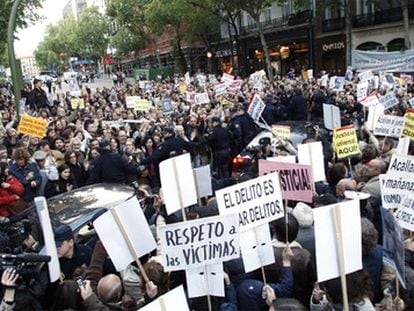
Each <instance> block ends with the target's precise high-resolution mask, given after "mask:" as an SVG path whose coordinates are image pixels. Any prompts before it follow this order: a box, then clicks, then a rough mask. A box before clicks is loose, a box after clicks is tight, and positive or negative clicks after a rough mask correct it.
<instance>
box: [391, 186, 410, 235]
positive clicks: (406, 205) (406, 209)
mask: <svg viewBox="0 0 414 311" xmlns="http://www.w3.org/2000/svg"><path fill="white" fill-rule="evenodd" d="M395 218H396V219H397V221H398V223H399V224H400V226H401V227H402V228H404V229H407V230H410V231H414V194H410V195H408V196H406V197H405V198H404V201H403V202H402V204H401V206H400V207H399V208H398V210H397V212H396V213H395Z"/></svg>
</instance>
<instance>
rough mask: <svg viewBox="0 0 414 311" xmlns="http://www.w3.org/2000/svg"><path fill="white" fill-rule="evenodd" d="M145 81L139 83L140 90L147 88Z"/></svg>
mask: <svg viewBox="0 0 414 311" xmlns="http://www.w3.org/2000/svg"><path fill="white" fill-rule="evenodd" d="M145 82H146V81H145V80H142V81H138V87H139V88H140V89H144V88H145Z"/></svg>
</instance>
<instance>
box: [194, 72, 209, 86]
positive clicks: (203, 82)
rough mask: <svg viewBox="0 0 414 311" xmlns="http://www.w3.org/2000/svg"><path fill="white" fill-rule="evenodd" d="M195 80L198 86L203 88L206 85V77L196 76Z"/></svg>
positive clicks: (202, 75)
mask: <svg viewBox="0 0 414 311" xmlns="http://www.w3.org/2000/svg"><path fill="white" fill-rule="evenodd" d="M196 79H197V81H198V85H200V86H205V85H206V80H207V77H206V76H205V75H204V74H198V75H197V76H196Z"/></svg>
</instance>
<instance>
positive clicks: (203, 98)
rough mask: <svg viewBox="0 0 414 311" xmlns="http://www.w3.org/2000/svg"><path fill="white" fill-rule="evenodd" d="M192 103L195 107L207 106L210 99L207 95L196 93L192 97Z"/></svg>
mask: <svg viewBox="0 0 414 311" xmlns="http://www.w3.org/2000/svg"><path fill="white" fill-rule="evenodd" d="M194 102H195V103H196V105H201V104H208V103H209V102H210V98H209V97H208V94H207V93H206V92H204V93H197V94H195V95H194Z"/></svg>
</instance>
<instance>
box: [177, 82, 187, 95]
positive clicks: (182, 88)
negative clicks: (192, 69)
mask: <svg viewBox="0 0 414 311" xmlns="http://www.w3.org/2000/svg"><path fill="white" fill-rule="evenodd" d="M178 89H179V91H180V94H185V92H187V85H186V84H185V83H184V82H181V83H180V84H179V86H178Z"/></svg>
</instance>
